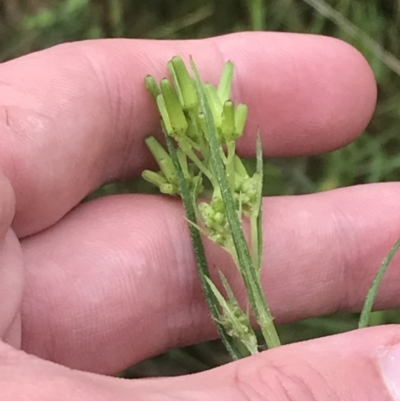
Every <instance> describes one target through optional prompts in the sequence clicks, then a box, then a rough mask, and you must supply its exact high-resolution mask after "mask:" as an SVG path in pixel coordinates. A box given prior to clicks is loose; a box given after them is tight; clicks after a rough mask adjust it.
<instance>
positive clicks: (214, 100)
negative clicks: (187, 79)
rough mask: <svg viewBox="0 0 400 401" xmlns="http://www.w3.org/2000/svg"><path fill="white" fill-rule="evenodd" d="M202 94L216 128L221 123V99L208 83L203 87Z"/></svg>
mask: <svg viewBox="0 0 400 401" xmlns="http://www.w3.org/2000/svg"><path fill="white" fill-rule="evenodd" d="M204 93H205V95H206V98H207V102H208V106H209V107H210V110H211V114H212V116H213V120H214V124H215V126H216V127H219V126H220V125H221V121H222V102H221V99H220V98H219V96H218V93H217V91H216V90H215V88H214V87H213V86H212V85H211V84H209V83H206V84H205V85H204Z"/></svg>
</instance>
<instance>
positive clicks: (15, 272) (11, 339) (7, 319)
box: [0, 172, 24, 346]
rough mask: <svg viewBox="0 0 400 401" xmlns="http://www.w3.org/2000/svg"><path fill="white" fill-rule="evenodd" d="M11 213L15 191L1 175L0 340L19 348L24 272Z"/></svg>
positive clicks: (13, 208) (12, 211) (12, 212)
mask: <svg viewBox="0 0 400 401" xmlns="http://www.w3.org/2000/svg"><path fill="white" fill-rule="evenodd" d="M14 210H15V197H14V192H13V190H12V187H11V185H10V182H9V181H8V180H7V178H6V177H5V176H4V175H3V174H1V172H0V341H1V340H3V341H6V342H8V343H10V344H12V345H14V346H20V345H21V322H20V313H19V310H20V305H21V301H22V293H23V284H24V283H23V274H24V272H23V263H22V252H21V247H20V244H19V242H18V240H17V238H16V236H15V234H14V233H13V232H12V230H11V229H10V225H11V222H12V219H13V217H14Z"/></svg>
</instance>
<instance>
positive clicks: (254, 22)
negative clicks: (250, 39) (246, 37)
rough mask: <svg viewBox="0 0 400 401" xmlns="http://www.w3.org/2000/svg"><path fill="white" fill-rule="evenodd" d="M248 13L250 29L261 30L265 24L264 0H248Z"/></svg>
mask: <svg viewBox="0 0 400 401" xmlns="http://www.w3.org/2000/svg"><path fill="white" fill-rule="evenodd" d="M248 6H249V13H250V29H251V30H253V31H263V30H264V24H265V15H266V13H265V0H250V1H249V2H248Z"/></svg>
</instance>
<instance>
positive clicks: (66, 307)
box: [0, 33, 400, 401]
mask: <svg viewBox="0 0 400 401" xmlns="http://www.w3.org/2000/svg"><path fill="white" fill-rule="evenodd" d="M175 54H179V55H181V56H182V57H184V58H187V57H188V55H189V54H192V55H193V56H194V58H195V60H196V63H197V65H198V67H199V70H200V71H201V72H202V75H203V78H204V79H205V80H211V81H214V82H215V81H216V80H217V79H218V76H219V73H220V71H221V68H222V66H223V63H224V61H226V60H227V59H231V60H232V61H233V62H234V63H235V66H236V77H235V81H234V82H235V83H234V85H235V87H234V98H237V99H240V101H242V102H244V103H247V104H248V105H249V109H250V116H249V124H248V126H247V131H246V134H245V137H244V138H243V140H242V141H241V142H240V144H239V149H240V153H241V154H242V155H251V154H253V149H254V143H255V142H254V139H255V133H256V129H257V127H258V126H259V127H260V128H261V133H262V136H263V138H262V140H263V146H264V154H265V155H266V156H298V155H309V154H317V153H323V152H326V151H330V150H333V149H336V148H339V147H341V146H343V145H345V144H347V143H349V142H351V141H352V140H354V139H355V138H356V137H357V136H358V135H359V134H360V133H361V132H362V131H363V129H364V128H365V127H366V125H367V124H368V121H369V119H370V117H371V115H372V113H373V111H374V107H375V101H376V85H375V82H374V78H373V75H372V72H371V70H370V68H369V67H368V65H367V63H366V61H365V60H364V59H363V57H362V56H361V55H360V54H359V53H358V52H357V51H356V50H355V49H353V48H352V47H350V46H349V45H347V44H345V43H343V42H340V41H338V40H335V39H331V38H326V37H319V36H307V35H295V34H281V33H240V34H235V35H229V36H225V37H219V38H211V39H206V40H197V41H162V42H161V41H143V40H123V39H117V40H107V41H105V40H98V41H90V42H79V43H71V44H64V45H61V46H58V47H55V48H51V49H48V50H45V51H42V52H38V53H34V54H30V55H27V56H25V57H21V58H19V59H16V60H13V61H9V62H7V63H3V64H1V65H0V136H1V137H0V170H1V174H0V214H1V218H0V240H1V243H0V245H1V246H0V337H1V339H2V340H3V342H2V343H0V388H1V399H2V400H4V401H8V400H10V401H11V400H12V401H20V400H28V399H29V400H31V399H35V400H54V399H57V400H59V401H62V400H71V399H74V400H76V401H80V400H82V401H83V400H85V401H86V400H89V399H90V400H96V401H97V400H99V401H100V400H101V401H103V400H111V399H115V400H116V399H118V400H120V401H123V400H132V399H137V400H143V401H145V400H167V399H179V400H187V401H189V400H204V399H207V400H215V401H217V400H222V399H230V400H235V401H241V400H268V401H281V400H282V401H285V400H300V401H303V400H304V401H306V400H317V399H318V400H327V399H329V400H338V401H344V400H352V399H353V400H383V401H389V400H393V398H391V396H390V394H389V392H388V390H387V388H386V387H385V384H384V380H383V378H382V373H381V371H380V369H381V368H380V366H381V365H380V363H379V360H378V359H379V358H378V356H377V355H378V354H379V352H378V351H379V350H382V349H386V348H387V347H389V346H392V345H395V344H399V343H400V329H399V327H397V326H385V327H378V328H369V329H365V330H359V331H353V332H350V333H346V334H343V335H337V336H332V337H327V338H323V339H319V340H313V341H308V342H305V343H298V344H293V345H289V346H283V347H281V348H278V349H274V350H270V351H266V352H263V353H261V354H259V355H257V356H255V357H251V358H246V359H245V360H241V361H239V362H234V363H231V364H228V365H226V366H223V367H220V368H217V369H215V370H212V371H209V372H205V373H201V374H196V375H192V376H189V377H178V378H165V379H152V380H134V381H126V380H122V379H116V378H112V377H110V375H112V374H115V373H116V372H118V371H120V370H122V369H124V368H126V367H127V366H129V365H131V364H134V363H136V362H138V361H140V360H143V359H144V358H148V357H150V356H152V355H155V354H158V353H160V352H163V351H165V350H166V349H168V348H170V347H176V346H182V345H188V344H191V343H194V342H198V341H203V340H206V339H210V338H214V337H215V335H216V333H215V330H214V327H213V323H212V322H211V320H210V318H209V315H208V312H207V308H206V306H205V302H204V299H203V296H202V293H201V289H200V286H199V282H198V277H197V273H196V269H195V265H194V260H193V256H192V252H191V245H190V242H189V239H188V235H187V231H186V223H185V220H184V219H183V218H182V208H181V205H180V202H179V201H177V200H175V199H171V198H165V197H158V196H145V195H119V196H110V197H106V198H102V199H99V200H95V201H91V202H88V203H85V204H83V205H78V204H79V202H80V201H81V200H82V199H83V198H84V196H85V195H87V194H88V193H90V192H91V191H92V190H93V189H95V188H97V187H98V186H99V185H101V184H103V183H105V182H110V181H114V180H117V179H123V178H127V177H132V176H138V175H139V174H140V172H141V171H142V170H143V169H144V168H152V167H154V164H152V163H153V162H152V159H151V156H150V154H149V152H148V151H146V149H145V146H144V138H145V137H146V136H147V135H149V134H155V133H157V132H158V131H159V129H158V127H159V121H158V118H157V114H156V111H155V109H154V107H153V105H152V103H151V99H150V97H149V96H148V95H147V93H146V91H145V89H144V85H143V77H144V76H145V75H147V74H149V73H150V74H152V75H155V76H156V77H157V78H161V77H162V76H163V75H164V74H165V65H166V61H167V60H169V59H170V58H171V57H172V56H173V55H175ZM399 197H400V185H399V184H397V183H385V184H373V185H362V186H357V187H350V188H344V189H338V190H334V191H329V192H324V193H319V194H313V195H307V196H291V197H276V198H275V197H271V198H268V199H265V200H264V210H265V213H264V215H265V217H264V228H265V254H266V255H268V256H267V257H266V258H265V263H266V266H265V269H264V271H263V284H264V286H265V291H266V293H267V294H268V300H269V303H270V306H271V309H272V312H273V314H274V315H275V316H276V319H277V321H278V322H288V321H294V320H297V319H301V318H305V317H310V316H317V315H320V314H325V313H330V312H334V311H338V310H346V311H349V310H350V311H356V310H360V307H361V305H362V302H363V299H364V296H365V294H366V291H367V289H368V286H369V284H370V282H371V280H372V278H373V276H374V274H375V273H376V270H377V268H378V266H379V265H380V262H381V260H382V259H383V257H384V256H385V254H386V253H387V252H388V250H389V248H390V247H391V246H392V245H393V243H394V242H395V240H396V239H397V237H398V235H399V228H398V223H397V222H398V221H399V218H400V203H399V202H398V199H399ZM207 252H208V256H209V258H210V261H211V265H215V266H218V267H221V266H222V267H223V268H224V271H225V272H227V274H228V275H230V276H231V277H230V278H231V279H233V280H234V279H235V277H233V275H234V274H235V273H234V268H233V267H232V264H231V263H230V261H229V258H228V257H227V256H226V255H224V253H223V252H220V251H219V250H217V249H215V248H214V247H213V246H211V245H210V246H208V248H207ZM399 267H400V258H395V260H394V262H393V265H392V266H391V268H390V269H389V271H388V273H387V276H386V278H385V279H384V282H383V286H382V291H381V292H380V295H379V296H378V299H377V306H378V307H380V308H394V307H400V301H399V297H398V290H399V285H398V280H396V279H395V278H396V270H397V269H398V268H399ZM238 289H239V290H240V288H239V287H238Z"/></svg>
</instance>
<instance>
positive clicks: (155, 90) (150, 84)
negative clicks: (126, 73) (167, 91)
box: [144, 75, 161, 104]
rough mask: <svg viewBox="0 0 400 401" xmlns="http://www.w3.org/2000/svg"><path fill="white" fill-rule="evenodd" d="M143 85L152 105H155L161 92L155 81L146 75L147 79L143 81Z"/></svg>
mask: <svg viewBox="0 0 400 401" xmlns="http://www.w3.org/2000/svg"><path fill="white" fill-rule="evenodd" d="M144 83H145V85H146V88H147V90H148V91H149V93H150V95H151V97H152V98H153V101H154V103H155V104H157V96H158V95H159V94H160V93H161V92H160V88H159V87H158V85H157V82H156V80H155V79H154V78H153V77H152V76H151V75H147V77H146V78H145V79H144Z"/></svg>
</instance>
